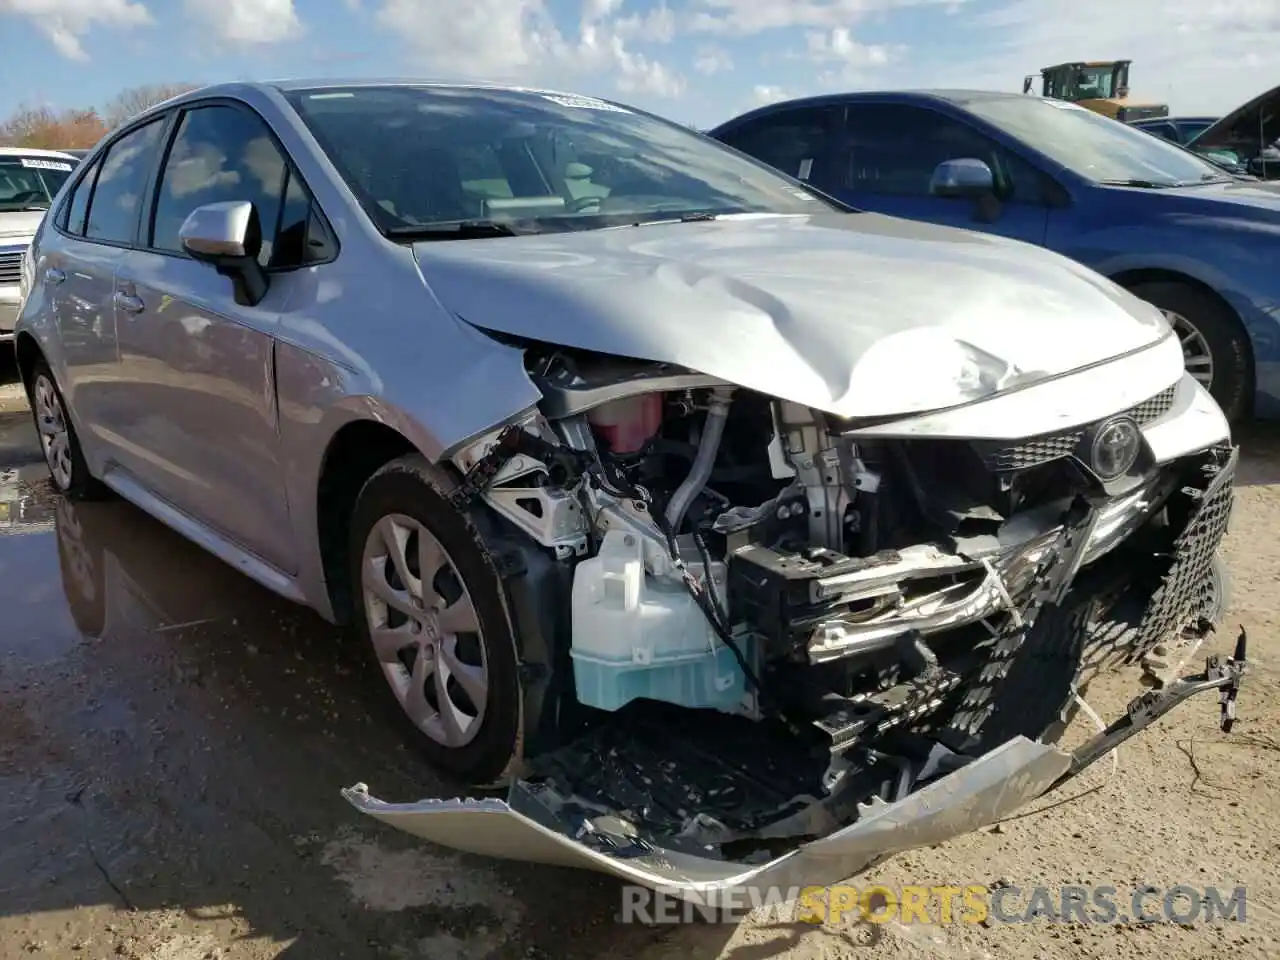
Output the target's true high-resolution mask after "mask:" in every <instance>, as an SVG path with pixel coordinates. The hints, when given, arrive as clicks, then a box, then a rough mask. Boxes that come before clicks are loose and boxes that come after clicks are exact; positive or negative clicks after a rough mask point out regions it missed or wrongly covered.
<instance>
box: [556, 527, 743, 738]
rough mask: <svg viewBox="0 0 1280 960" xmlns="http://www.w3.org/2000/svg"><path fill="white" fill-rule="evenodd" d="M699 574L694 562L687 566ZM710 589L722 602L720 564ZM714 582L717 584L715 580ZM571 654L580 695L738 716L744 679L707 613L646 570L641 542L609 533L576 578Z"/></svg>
mask: <svg viewBox="0 0 1280 960" xmlns="http://www.w3.org/2000/svg"><path fill="white" fill-rule="evenodd" d="M689 569H690V571H691V572H692V573H693V574H694V576H696V577H698V578H699V579H702V578H703V575H704V571H703V569H702V565H701V564H700V563H699V564H697V565H696V566H695V565H694V564H689ZM711 576H712V580H713V589H715V590H716V592H717V593H718V594H719V595H720V597H721V602H722V604H723V599H724V593H723V591H724V582H725V567H724V564H723V563H712V565H711ZM716 581H718V582H716ZM572 616H573V643H572V646H571V648H570V656H571V657H572V658H573V673H574V681H575V683H576V686H577V694H578V699H579V700H580V701H581V702H582V703H584V704H586V705H587V706H591V707H596V708H597V709H600V710H617V709H618V708H619V707H621V706H623V705H624V704H626V703H628V702H629V701H631V700H635V699H637V698H640V697H645V698H648V699H651V700H663V701H666V702H667V703H675V704H679V705H681V706H686V707H694V708H705V709H716V710H722V711H725V712H727V713H736V712H738V711H739V710H741V709H742V708H743V699H744V694H745V693H746V689H745V686H746V678H745V677H744V676H743V673H742V668H741V667H740V666H739V664H738V661H737V659H736V658H735V657H734V655H733V651H732V650H730V649H729V648H728V647H727V646H726V645H725V644H724V643H723V642H721V640H720V639H719V637H717V636H716V634H715V632H714V630H713V629H712V627H711V624H710V623H708V622H707V618H706V615H705V614H704V613H703V612H702V609H701V608H700V607H699V606H698V604H697V602H696V601H695V600H694V599H693V597H692V596H691V595H690V594H689V591H688V590H687V589H686V588H685V586H684V584H683V583H681V582H680V581H679V580H678V579H675V578H668V577H658V576H653V575H651V574H649V573H648V572H647V571H646V569H645V563H644V544H643V543H642V541H641V539H640V538H639V537H638V536H636V535H635V534H632V533H628V532H626V531H623V530H610V531H609V532H608V533H606V534H605V536H604V540H603V541H602V542H601V544H600V551H599V553H597V554H596V556H594V557H590V558H588V559H586V560H583V561H582V562H581V563H579V564H578V566H577V567H576V568H575V570H574V578H573V601H572Z"/></svg>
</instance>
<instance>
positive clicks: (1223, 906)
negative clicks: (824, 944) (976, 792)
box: [617, 884, 1246, 925]
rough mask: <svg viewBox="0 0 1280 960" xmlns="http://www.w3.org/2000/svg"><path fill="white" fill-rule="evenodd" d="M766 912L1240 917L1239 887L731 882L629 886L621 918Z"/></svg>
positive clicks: (1171, 919) (836, 917)
mask: <svg viewBox="0 0 1280 960" xmlns="http://www.w3.org/2000/svg"><path fill="white" fill-rule="evenodd" d="M761 911H764V912H767V913H768V914H769V915H770V916H773V917H776V918H778V919H780V920H784V921H789V922H793V923H841V922H852V921H863V922H869V923H887V922H889V921H891V920H893V921H897V922H899V923H908V924H939V925H949V924H991V923H1080V924H1108V923H1212V922H1214V921H1218V920H1231V921H1235V922H1238V923H1244V922H1245V919H1246V891H1245V888H1244V887H1230V888H1228V887H1196V886H1190V885H1186V884H1177V885H1175V886H1171V887H1157V886H1153V885H1144V886H1137V887H1129V888H1119V887H1114V886H1108V885H1098V886H1084V885H1080V886H1063V887H1048V886H1029V887H1018V886H997V887H995V888H988V887H987V886H985V885H983V884H965V885H957V886H903V887H887V886H879V885H872V886H866V887H857V886H854V885H852V884H838V885H836V886H832V887H790V888H785V887H734V888H730V889H727V890H718V891H708V892H706V893H703V894H699V895H694V896H692V897H690V896H689V895H688V894H686V895H684V896H676V895H674V894H671V893H667V892H661V891H654V890H650V889H648V888H646V887H635V886H628V887H624V888H623V890H622V909H621V911H620V912H619V914H618V916H617V919H618V920H619V922H622V923H644V924H664V923H693V922H717V921H720V922H734V923H736V922H739V921H741V920H742V919H744V918H745V917H746V916H747V915H748V914H752V913H758V912H761Z"/></svg>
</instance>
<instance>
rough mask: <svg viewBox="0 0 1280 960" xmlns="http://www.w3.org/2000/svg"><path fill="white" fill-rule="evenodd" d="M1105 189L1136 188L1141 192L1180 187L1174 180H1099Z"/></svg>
mask: <svg viewBox="0 0 1280 960" xmlns="http://www.w3.org/2000/svg"><path fill="white" fill-rule="evenodd" d="M1098 182H1099V183H1100V184H1102V185H1103V186H1106V187H1138V188H1139V189H1142V190H1165V189H1168V188H1169V187H1177V186H1181V184H1179V183H1178V182H1177V181H1176V180H1166V181H1164V182H1163V183H1157V182H1156V181H1155V180H1099V181H1098Z"/></svg>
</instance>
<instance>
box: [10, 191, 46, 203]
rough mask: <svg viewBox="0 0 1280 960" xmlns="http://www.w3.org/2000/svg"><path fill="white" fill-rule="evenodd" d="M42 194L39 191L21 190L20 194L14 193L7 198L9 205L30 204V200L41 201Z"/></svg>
mask: <svg viewBox="0 0 1280 960" xmlns="http://www.w3.org/2000/svg"><path fill="white" fill-rule="evenodd" d="M43 199H44V192H43V191H41V190H23V191H22V192H21V193H15V194H14V195H13V196H12V197H10V198H9V200H8V202H9V203H30V202H31V201H32V200H43Z"/></svg>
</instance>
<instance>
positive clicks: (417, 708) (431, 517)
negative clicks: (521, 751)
mask: <svg viewBox="0 0 1280 960" xmlns="http://www.w3.org/2000/svg"><path fill="white" fill-rule="evenodd" d="M450 486H451V484H450V483H449V480H448V478H446V477H444V476H443V475H442V474H441V473H440V472H439V471H437V470H436V469H435V468H433V467H432V466H431V465H430V464H429V463H428V462H427V461H426V460H425V459H424V458H422V457H420V456H417V455H412V456H407V457H401V458H400V459H398V460H394V461H392V462H391V463H389V464H387V465H386V466H385V467H383V468H382V469H381V470H379V471H378V472H377V473H375V474H374V475H373V477H372V478H370V480H369V482H368V483H366V484H365V487H364V489H363V490H362V491H361V493H360V496H359V499H358V502H357V504H356V509H355V513H354V516H353V519H352V524H351V542H350V550H351V564H352V567H351V578H352V585H353V587H354V595H355V596H356V597H358V598H359V603H358V604H357V621H358V624H359V628H360V631H361V633H362V634H363V636H364V639H365V640H366V642H367V643H368V644H369V647H370V649H371V652H372V655H373V661H374V662H375V664H376V666H377V669H378V671H379V673H380V674H381V675H382V678H383V680H384V681H385V683H386V687H387V689H388V691H389V692H390V693H391V696H392V700H393V701H394V703H395V704H396V706H397V708H398V711H397V712H398V713H399V715H400V717H401V718H402V722H403V723H405V724H406V726H407V730H408V732H409V735H410V737H411V739H412V740H413V742H414V744H415V745H416V746H417V747H418V748H419V749H420V750H421V752H422V753H423V754H424V755H425V756H426V757H427V759H428V760H429V761H431V762H432V763H433V764H435V765H436V766H439V767H440V768H442V769H444V770H447V771H449V772H451V773H453V774H456V775H457V776H459V777H462V778H464V779H466V780H467V781H469V782H471V783H476V784H489V783H492V782H494V781H496V780H498V779H499V778H500V777H501V776H502V775H503V774H504V773H505V772H506V771H507V770H508V768H509V767H510V766H511V764H512V761H513V759H514V758H515V756H516V754H517V752H518V743H519V732H520V726H521V723H520V721H521V702H520V697H521V689H520V683H519V673H518V670H517V663H516V644H515V638H514V634H513V631H512V628H511V625H510V619H509V617H508V613H507V608H506V601H505V594H504V587H503V585H502V582H501V579H500V577H499V575H498V572H497V570H496V568H495V567H494V564H493V560H492V558H491V556H490V555H489V553H488V552H487V551H486V550H485V549H484V546H483V544H482V542H481V540H480V538H479V536H478V534H477V532H476V530H475V528H474V527H473V526H472V525H471V523H470V522H469V520H468V519H467V518H466V517H465V516H464V515H463V514H461V513H459V512H458V511H457V510H456V509H454V507H453V506H452V505H451V504H450V503H449V501H448V500H447V499H446V497H447V493H448V490H449V488H450Z"/></svg>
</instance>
